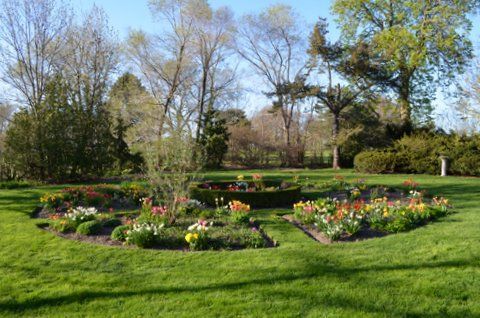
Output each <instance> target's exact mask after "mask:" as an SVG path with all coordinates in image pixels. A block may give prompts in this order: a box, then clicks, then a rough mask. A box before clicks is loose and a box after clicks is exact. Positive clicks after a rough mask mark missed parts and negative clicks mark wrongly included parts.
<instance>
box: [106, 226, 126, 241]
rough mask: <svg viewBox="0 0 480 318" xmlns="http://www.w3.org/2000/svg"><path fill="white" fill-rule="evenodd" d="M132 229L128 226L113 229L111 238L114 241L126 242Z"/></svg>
mask: <svg viewBox="0 0 480 318" xmlns="http://www.w3.org/2000/svg"><path fill="white" fill-rule="evenodd" d="M129 229H130V226H128V225H120V226H117V227H116V228H114V229H113V231H112V234H111V235H110V237H111V238H112V240H114V241H121V242H124V241H125V239H126V238H127V231H128V230H129Z"/></svg>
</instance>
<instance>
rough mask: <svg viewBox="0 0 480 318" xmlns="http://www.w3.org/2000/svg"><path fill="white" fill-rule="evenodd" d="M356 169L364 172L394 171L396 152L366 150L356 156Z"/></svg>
mask: <svg viewBox="0 0 480 318" xmlns="http://www.w3.org/2000/svg"><path fill="white" fill-rule="evenodd" d="M354 165H355V170H356V171H358V172H363V173H392V172H394V171H395V154H394V153H392V152H388V151H378V150H373V151H364V152H361V153H359V154H358V155H356V156H355V160H354Z"/></svg>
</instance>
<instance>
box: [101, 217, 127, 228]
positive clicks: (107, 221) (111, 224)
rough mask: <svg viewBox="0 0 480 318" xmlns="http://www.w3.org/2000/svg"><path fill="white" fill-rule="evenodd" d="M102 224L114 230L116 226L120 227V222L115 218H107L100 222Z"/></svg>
mask: <svg viewBox="0 0 480 318" xmlns="http://www.w3.org/2000/svg"><path fill="white" fill-rule="evenodd" d="M102 224H103V226H104V227H110V228H115V227H117V226H120V225H122V221H121V220H120V219H117V218H107V219H104V220H102Z"/></svg>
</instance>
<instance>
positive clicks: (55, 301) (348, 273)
mask: <svg viewBox="0 0 480 318" xmlns="http://www.w3.org/2000/svg"><path fill="white" fill-rule="evenodd" d="M477 266H478V262H475V261H467V260H451V261H443V262H434V263H420V264H396V265H373V266H366V267H354V268H352V267H339V266H335V265H326V264H313V263H310V264H309V265H307V266H306V267H305V268H303V269H302V271H301V273H299V274H293V273H291V272H290V273H289V274H276V275H273V276H269V277H268V278H267V277H264V278H258V279H251V280H246V281H238V282H237V281H236V282H227V283H212V284H208V285H203V286H202V285H188V286H181V287H180V286H175V287H155V288H148V289H141V290H124V291H81V292H73V293H69V294H65V295H61V296H48V297H37V298H33V299H27V300H23V301H6V302H0V311H3V312H14V313H22V312H27V311H32V310H37V309H40V308H43V307H55V306H61V305H68V304H72V303H84V302H90V301H97V300H108V299H116V298H122V297H134V296H140V297H141V296H152V295H162V296H168V295H170V294H179V293H200V292H222V291H225V292H229V291H236V290H239V289H242V288H248V287H255V286H259V287H262V288H264V287H266V286H269V285H275V286H278V285H279V284H282V283H284V284H292V283H293V282H295V281H297V280H312V279H317V280H318V279H321V278H322V277H324V276H329V275H330V276H332V275H333V276H335V277H337V278H342V279H346V278H351V277H352V276H355V275H357V274H359V273H364V272H370V271H374V272H382V271H397V270H414V271H415V270H419V269H438V268H464V267H477ZM267 292H268V291H267ZM281 293H282V291H281V290H280V291H279V290H278V288H276V289H275V294H276V295H277V297H280V296H281ZM284 293H285V295H284V298H285V301H288V300H289V299H290V298H291V297H295V294H292V293H290V292H288V291H285V292H284ZM296 294H297V296H299V295H301V294H302V290H298V293H297V292H296ZM305 296H308V295H305ZM225 297H227V296H225ZM316 306H317V307H320V308H322V307H334V308H338V309H344V310H345V309H354V310H361V311H366V312H370V313H384V314H385V313H395V314H401V315H405V314H406V315H407V316H408V317H437V316H438V313H429V312H407V313H406V312H404V311H402V310H401V308H397V307H396V306H395V304H394V303H392V305H391V307H387V308H385V307H384V306H380V305H376V304H375V303H374V302H373V301H368V300H366V301H363V300H361V299H360V300H359V299H351V298H348V297H346V296H343V295H339V294H338V293H337V294H334V293H332V294H331V295H329V296H328V297H324V298H318V299H317V300H316ZM469 314H471V313H470V312H469V311H468V310H460V311H456V312H453V313H452V312H449V316H452V315H453V316H454V317H457V316H458V317H466V316H468V315H469Z"/></svg>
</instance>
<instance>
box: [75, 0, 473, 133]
mask: <svg viewBox="0 0 480 318" xmlns="http://www.w3.org/2000/svg"><path fill="white" fill-rule="evenodd" d="M72 1H73V3H74V5H75V6H76V7H77V9H78V10H83V11H87V10H89V9H90V8H91V7H92V5H94V4H96V5H97V6H99V7H102V8H103V9H104V10H105V12H106V13H107V15H108V16H109V19H110V21H109V22H110V24H111V26H112V27H113V28H114V29H115V30H117V31H118V34H119V37H120V38H121V39H123V38H125V36H126V34H127V33H128V30H129V29H130V28H133V29H143V30H145V31H147V32H148V31H153V30H155V23H154V22H153V21H152V17H151V14H150V12H149V9H148V0H72ZM209 2H210V4H211V5H212V7H213V8H217V7H220V6H229V7H230V8H231V9H232V10H233V12H234V13H235V15H236V16H237V17H239V16H242V15H243V14H246V13H251V12H259V11H261V10H262V9H264V8H266V7H268V6H270V5H272V4H277V3H284V4H288V5H291V6H292V7H293V8H295V10H296V11H297V12H298V13H299V14H300V15H301V16H302V17H303V18H304V19H305V21H306V23H307V24H311V25H313V24H314V23H315V22H316V21H317V19H318V17H325V18H327V19H328V21H329V23H330V34H331V36H332V37H333V38H337V37H338V35H339V31H338V30H337V27H336V25H335V22H334V19H333V17H332V15H331V14H330V6H331V4H332V2H333V0H283V1H279V0H210V1H209ZM471 38H472V41H473V43H474V44H475V48H476V51H477V52H478V53H480V46H479V44H480V18H479V17H478V16H475V17H474V18H473V30H472V36H471ZM478 55H480V54H478ZM255 95H256V96H255V97H253V98H252V96H250V100H252V99H253V100H256V101H257V105H250V106H251V107H261V106H264V105H258V101H259V100H263V101H264V98H262V97H261V96H260V92H257V94H255ZM438 97H439V98H438V100H437V101H436V105H437V108H436V113H437V114H442V113H443V114H445V113H447V112H448V111H450V109H449V107H447V104H449V103H451V101H446V100H444V98H443V97H442V95H441V94H439V96H438ZM263 101H262V103H263ZM442 117H443V116H438V117H437V123H438V124H439V125H441V126H444V127H446V128H449V126H450V125H451V124H450V123H448V122H442V120H441V118H442Z"/></svg>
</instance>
